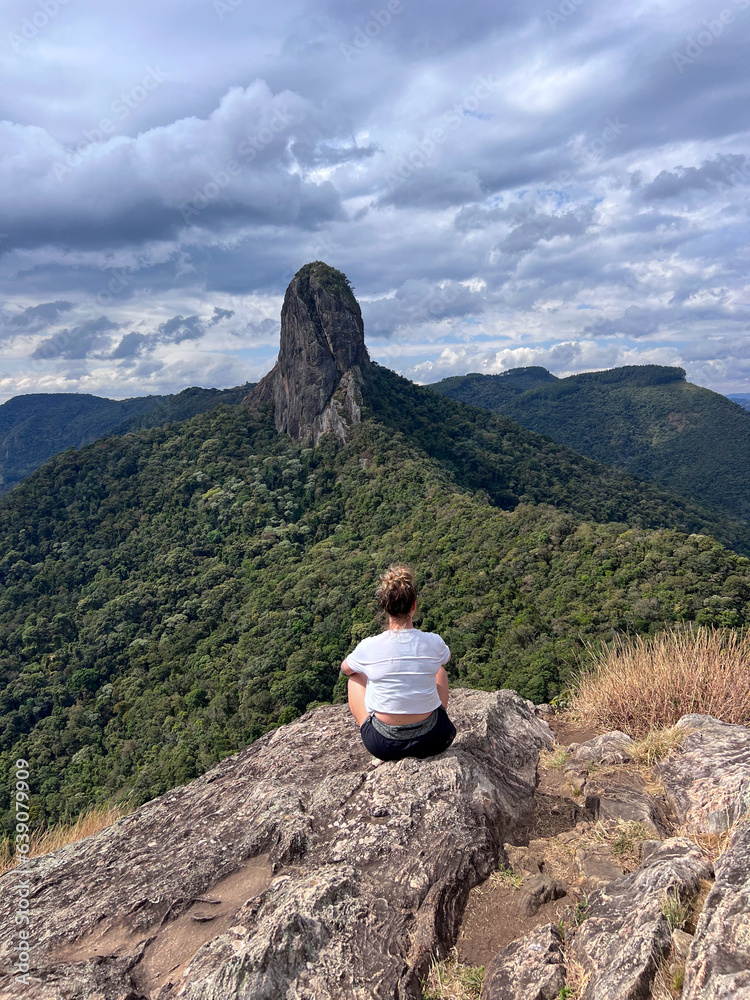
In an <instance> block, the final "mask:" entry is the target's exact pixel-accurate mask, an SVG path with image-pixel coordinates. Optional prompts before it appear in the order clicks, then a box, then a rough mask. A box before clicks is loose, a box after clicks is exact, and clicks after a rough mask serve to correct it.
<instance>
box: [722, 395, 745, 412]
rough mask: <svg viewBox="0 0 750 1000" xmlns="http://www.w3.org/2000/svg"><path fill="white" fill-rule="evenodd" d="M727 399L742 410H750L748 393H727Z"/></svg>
mask: <svg viewBox="0 0 750 1000" xmlns="http://www.w3.org/2000/svg"><path fill="white" fill-rule="evenodd" d="M727 399H731V400H732V402H733V403H738V404H739V405H740V406H741V407H742V409H743V410H750V392H737V393H729V394H728V395H727Z"/></svg>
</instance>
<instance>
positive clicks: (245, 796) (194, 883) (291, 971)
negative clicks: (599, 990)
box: [0, 690, 552, 1000]
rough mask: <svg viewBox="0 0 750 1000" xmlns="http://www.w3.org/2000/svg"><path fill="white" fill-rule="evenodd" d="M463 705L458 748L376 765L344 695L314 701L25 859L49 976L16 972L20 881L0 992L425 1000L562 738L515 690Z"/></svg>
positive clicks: (5, 931)
mask: <svg viewBox="0 0 750 1000" xmlns="http://www.w3.org/2000/svg"><path fill="white" fill-rule="evenodd" d="M450 710H451V715H452V718H453V719H454V722H455V724H456V727H457V729H458V736H457V738H456V740H455V742H454V744H453V746H452V747H451V748H450V749H449V750H447V751H446V752H445V753H443V754H440V755H439V756H437V757H434V758H430V759H428V760H426V761H417V760H412V759H406V760H402V761H398V762H394V763H386V764H383V765H381V766H380V767H377V768H373V767H372V766H371V758H370V756H369V754H368V753H367V752H366V751H365V749H364V747H363V746H362V743H361V740H360V739H359V732H358V730H357V727H356V724H355V723H354V721H353V720H352V718H351V716H350V715H349V714H348V712H347V709H346V707H345V706H326V707H322V708H319V709H316V710H314V711H311V712H309V713H307V714H306V715H304V716H303V717H302V718H300V719H298V720H296V721H295V722H293V723H291V724H289V725H287V726H282V727H280V728H279V729H277V730H276V731H275V732H273V733H269V734H267V735H266V736H263V737H261V738H260V739H259V740H257V741H256V742H255V743H254V744H252V745H251V746H250V747H248V748H247V749H246V750H243V751H242V752H241V753H239V754H237V755H235V756H234V757H231V758H227V759H226V760H224V761H223V762H222V763H221V764H219V765H218V766H216V767H215V768H213V769H212V770H211V771H209V772H207V773H206V774H205V775H203V777H201V778H198V779H196V780H195V781H193V782H191V783H190V784H189V785H186V786H184V787H182V788H178V789H175V790H173V791H171V792H169V793H167V794H166V795H164V796H162V797H161V798H159V799H155V800H154V801H153V802H150V803H148V804H146V805H145V806H142V807H141V808H140V809H138V810H136V811H135V812H134V813H133V814H132V815H130V816H128V817H126V818H125V819H123V820H120V821H119V822H118V823H116V824H115V825H114V826H112V827H110V828H108V829H106V830H104V831H102V832H101V833H99V834H97V835H96V836H94V837H91V838H88V839H87V840H84V841H80V842H78V843H76V844H72V845H70V846H68V847H65V848H62V849H61V850H59V851H55V852H53V853H52V854H49V855H46V856H44V857H40V858H37V859H33V860H32V861H29V862H28V863H27V864H26V865H24V874H25V875H26V876H27V877H28V880H29V882H30V884H31V899H32V900H33V908H34V919H35V925H34V930H35V943H34V947H33V949H32V953H31V964H32V969H31V975H32V978H33V985H32V986H29V987H28V988H25V987H23V986H19V987H18V988H16V984H15V983H12V979H11V969H12V962H13V954H14V953H13V947H14V944H15V943H16V940H15V934H14V925H13V920H12V908H11V907H12V899H11V894H10V893H5V892H4V893H3V902H2V905H1V906H0V993H2V992H3V991H4V990H9V989H11V988H12V989H13V991H14V992H13V995H14V996H15V997H18V998H23V997H33V998H35V1000H36V998H39V1000H63V998H65V1000H88V998H90V997H97V998H99V1000H122V998H124V997H129V998H130V1000H142V998H148V1000H156V998H159V1000H166V998H171V997H173V996H176V995H179V996H180V997H181V998H182V1000H199V998H200V1000H235V998H237V1000H239V998H243V1000H250V998H252V1000H276V998H282V997H295V998H297V1000H365V998H367V1000H369V998H378V1000H394V998H398V1000H405V998H412V1000H416V998H418V997H419V996H420V994H421V990H420V985H419V982H420V978H421V977H422V976H424V975H425V974H426V971H427V968H428V966H429V962H430V960H431V958H432V957H433V956H434V955H435V954H445V953H446V951H447V949H448V948H449V947H450V946H451V945H452V944H453V941H454V940H455V937H456V934H457V931H458V925H459V921H460V918H461V915H462V912H463V908H464V906H465V903H466V899H467V896H468V893H469V891H470V889H471V888H472V886H474V885H476V884H477V883H479V882H481V881H483V880H484V879H486V878H487V877H488V875H489V874H490V872H491V871H492V870H493V869H494V868H495V867H496V865H497V863H498V859H499V857H500V856H501V852H502V843H503V841H504V840H505V839H508V838H509V837H511V836H512V834H513V831H514V829H516V828H517V827H521V826H523V824H524V823H526V822H528V814H529V812H530V811H531V810H532V808H533V797H534V786H535V780H536V765H537V761H538V756H539V751H540V749H541V748H543V747H549V746H550V745H551V743H552V737H551V733H550V730H549V727H548V726H547V724H546V723H545V722H543V721H542V720H541V719H539V718H538V716H537V715H536V713H535V711H534V708H533V706H532V705H531V704H530V703H529V702H527V701H524V700H523V699H521V698H520V697H518V695H516V694H515V693H513V692H510V691H501V692H495V693H487V692H480V691H469V690H458V691H455V692H454V693H453V695H452V698H451V705H450ZM13 878H15V875H14V873H12V872H11V873H9V874H8V875H6V876H4V878H3V880H0V881H2V882H3V883H5V884H9V882H10V880H11V879H13ZM214 914H215V915H214ZM170 959H171V961H170Z"/></svg>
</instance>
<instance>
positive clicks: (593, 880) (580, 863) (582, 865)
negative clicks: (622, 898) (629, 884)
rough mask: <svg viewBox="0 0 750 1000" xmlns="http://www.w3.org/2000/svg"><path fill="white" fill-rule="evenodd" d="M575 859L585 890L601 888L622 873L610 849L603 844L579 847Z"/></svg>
mask: <svg viewBox="0 0 750 1000" xmlns="http://www.w3.org/2000/svg"><path fill="white" fill-rule="evenodd" d="M575 859H576V869H577V871H578V873H579V875H580V876H581V878H582V879H583V880H584V885H585V888H586V890H587V891H589V890H591V889H603V888H604V887H605V886H607V885H609V883H610V882H614V880H615V879H616V878H620V876H621V875H623V874H624V873H623V870H622V868H620V866H619V865H618V864H616V862H615V861H614V859H613V857H612V851H611V849H610V848H609V847H608V846H607V845H605V844H591V845H588V846H586V847H579V848H577V850H576V853H575Z"/></svg>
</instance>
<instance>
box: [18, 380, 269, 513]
mask: <svg viewBox="0 0 750 1000" xmlns="http://www.w3.org/2000/svg"><path fill="white" fill-rule="evenodd" d="M249 388H250V385H243V386H238V387H237V388H235V389H199V388H196V387H193V388H190V389H185V390H183V391H182V392H180V393H176V394H175V395H171V396H135V397H133V398H132V399H105V398H103V397H101V396H91V395H88V394H87V393H76V392H49V393H46V392H45V393H42V392H38V393H30V394H29V395H26V396H14V397H13V399H9V400H8V401H7V403H3V405H2V406H0V494H1V493H4V492H6V491H7V490H9V489H10V488H11V487H12V486H13V485H14V484H15V483H17V482H18V481H19V480H21V479H23V478H24V476H28V475H29V473H31V472H33V471H34V469H38V468H39V466H40V465H42V463H43V462H46V461H47V460H48V459H49V458H52V456H53V455H57V454H58V453H59V452H61V451H65V449H66V448H81V447H83V445H85V444H90V443H91V442H92V441H96V440H97V439H98V438H101V437H111V436H112V435H116V434H126V433H127V432H128V431H135V430H139V429H140V428H143V427H158V426H160V425H161V424H168V423H170V422H171V421H173V420H186V419H188V418H189V417H193V416H195V415H196V414H197V413H205V412H206V410H211V409H213V407H214V406H216V405H217V404H219V403H230V404H231V403H239V402H240V401H241V400H242V398H243V396H245V395H246V393H247V391H248V389H249Z"/></svg>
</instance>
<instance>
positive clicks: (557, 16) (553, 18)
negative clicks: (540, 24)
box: [544, 0, 586, 28]
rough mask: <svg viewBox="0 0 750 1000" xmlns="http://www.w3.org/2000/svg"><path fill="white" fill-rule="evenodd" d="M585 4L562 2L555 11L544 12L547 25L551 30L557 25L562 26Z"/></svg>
mask: <svg viewBox="0 0 750 1000" xmlns="http://www.w3.org/2000/svg"><path fill="white" fill-rule="evenodd" d="M585 3H586V0H562V3H560V4H559V6H558V8H557V10H546V11H545V12H544V13H545V16H546V18H547V24H549V25H550V27H552V28H556V27H557V26H558V25H559V24H563V23H564V22H565V21H567V20H568V18H569V17H572V16H573V14H575V12H576V11H577V10H578V9H579V8H580V7H583V5H584V4H585Z"/></svg>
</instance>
